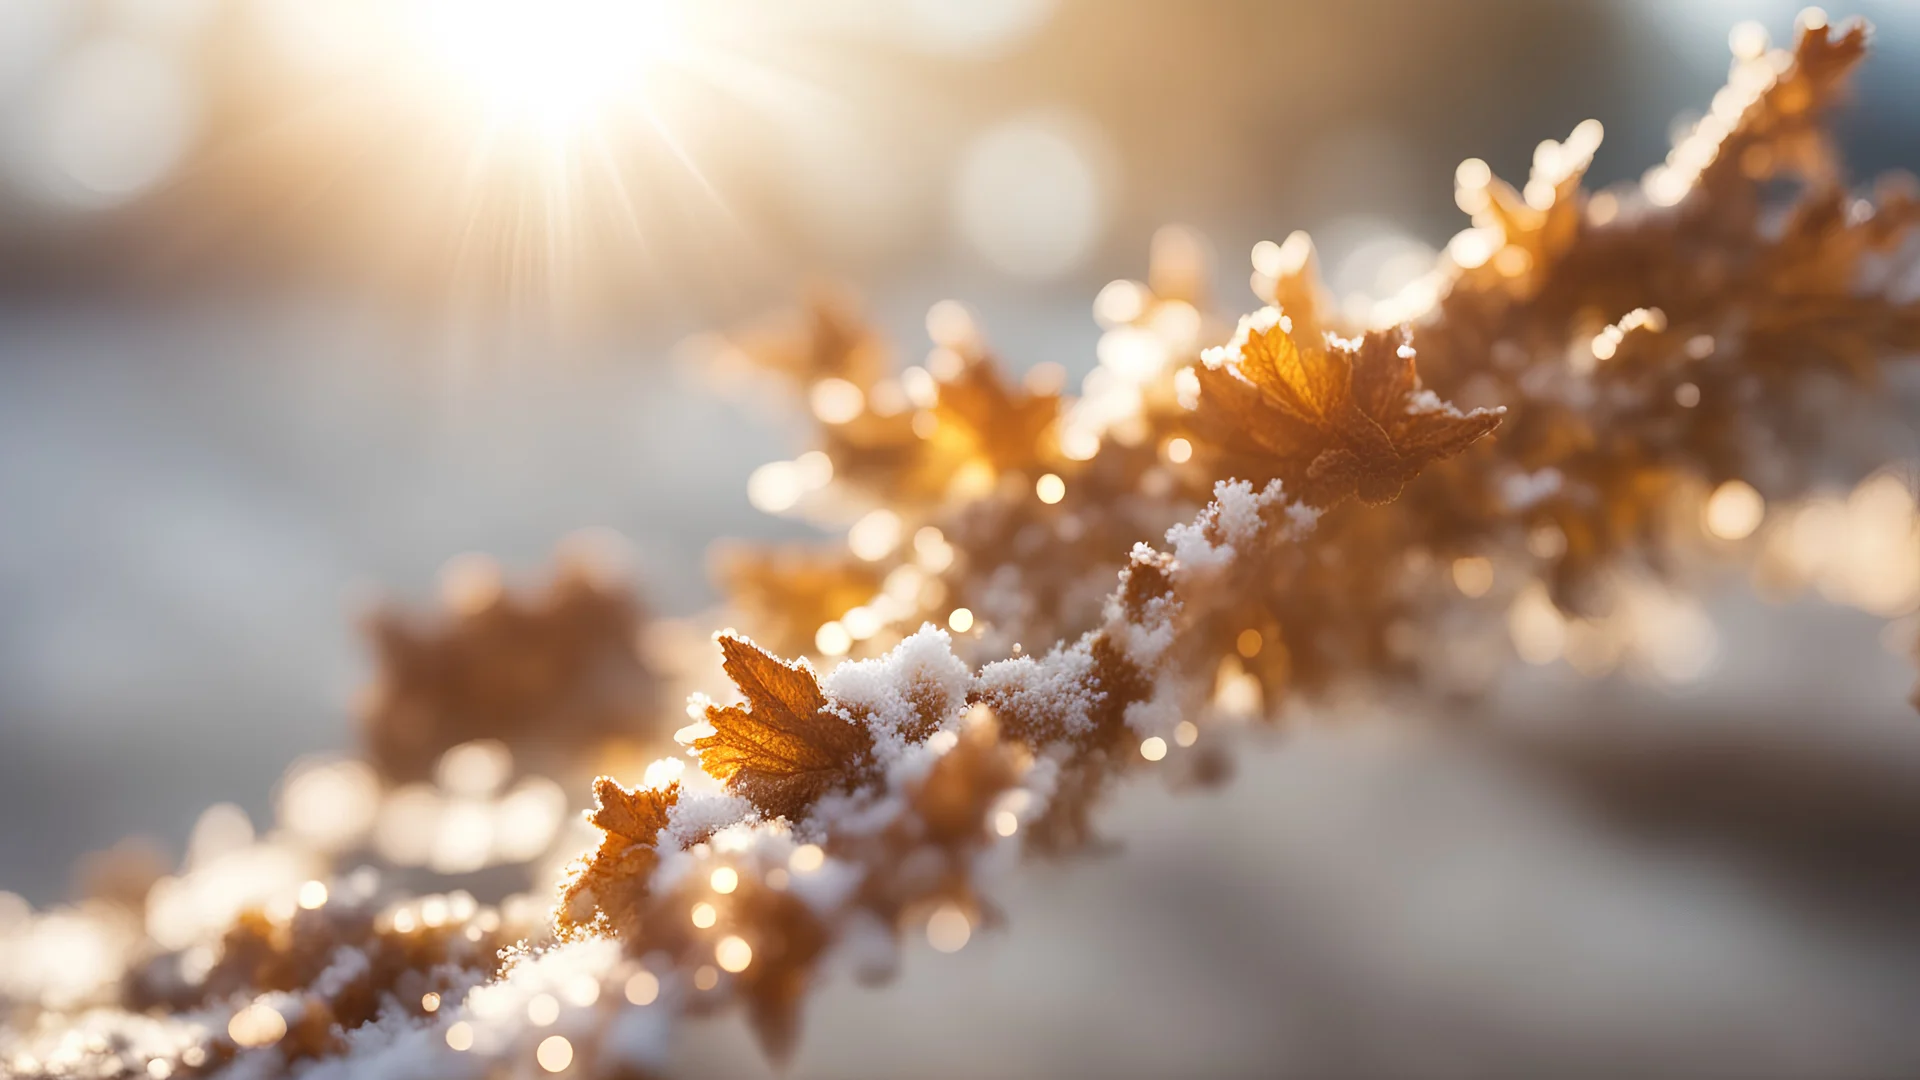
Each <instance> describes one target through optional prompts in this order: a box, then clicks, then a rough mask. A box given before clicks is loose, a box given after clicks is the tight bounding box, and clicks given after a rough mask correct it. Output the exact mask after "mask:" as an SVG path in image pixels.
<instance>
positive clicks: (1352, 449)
mask: <svg viewBox="0 0 1920 1080" xmlns="http://www.w3.org/2000/svg"><path fill="white" fill-rule="evenodd" d="M1228 350H1229V352H1228V353H1227V355H1225V357H1224V361H1223V362H1216V361H1209V363H1207V364H1206V365H1203V366H1202V367H1200V368H1198V369H1197V374H1198V375H1199V377H1200V390H1201V394H1200V415H1199V417H1198V420H1199V424H1198V430H1199V431H1200V432H1202V433H1204V434H1205V436H1206V437H1207V438H1209V439H1212V440H1215V441H1218V442H1220V443H1223V444H1224V445H1225V446H1226V447H1227V448H1228V449H1229V450H1231V451H1234V452H1237V453H1238V454H1240V455H1242V456H1244V457H1246V458H1249V459H1251V460H1250V461H1249V462H1247V465H1248V466H1249V467H1250V468H1254V469H1256V470H1258V469H1260V468H1262V467H1264V469H1265V470H1266V471H1267V472H1268V473H1269V475H1271V476H1275V477H1278V478H1280V480H1282V481H1283V482H1284V483H1285V484H1286V485H1287V487H1288V488H1289V489H1290V490H1291V491H1292V492H1294V494H1295V495H1296V497H1298V498H1300V499H1303V500H1305V501H1306V502H1309V503H1312V504H1314V505H1318V506H1331V505H1332V504H1334V503H1337V502H1339V501H1340V500H1342V499H1344V498H1346V497H1347V496H1349V495H1354V496H1358V497H1359V498H1360V499H1361V501H1363V502H1368V503H1383V502H1389V501H1391V500H1392V499H1393V498H1395V497H1396V496H1398V495H1399V494H1400V489H1401V488H1402V487H1404V486H1405V485H1406V482H1407V481H1408V480H1411V479H1413V477H1414V476H1415V475H1417V474H1418V473H1419V472H1420V470H1421V469H1423V468H1425V467H1426V466H1427V465H1429V464H1432V463H1433V462H1435V461H1439V460H1441V459H1443V458H1449V457H1452V456H1453V455H1455V454H1457V453H1459V452H1460V451H1462V450H1464V449H1466V448H1467V446H1468V445H1470V444H1471V443H1473V442H1474V441H1475V440H1477V439H1479V438H1480V437H1481V436H1483V435H1486V434H1487V433H1488V432H1490V431H1492V430H1493V429H1494V428H1496V427H1498V426H1499V424H1500V416H1501V413H1502V412H1503V411H1504V410H1489V409H1475V410H1474V411H1473V412H1470V413H1462V412H1460V411H1459V410H1458V409H1456V408H1454V407H1453V406H1451V405H1448V404H1445V403H1443V402H1441V401H1440V400H1439V399H1438V398H1435V397H1434V396H1432V395H1431V394H1422V393H1421V392H1420V379H1419V376H1418V375H1417V374H1415V371H1414V353H1413V348H1412V346H1411V345H1409V344H1408V343H1407V334H1406V332H1405V331H1404V330H1402V331H1394V332H1390V333H1378V332H1376V333H1370V334H1368V335H1367V336H1366V337H1365V338H1363V339H1362V340H1360V341H1358V342H1352V341H1345V340H1342V339H1340V338H1334V337H1329V338H1328V339H1327V341H1326V344H1325V345H1324V346H1313V345H1308V346H1306V347H1304V348H1303V347H1302V346H1301V344H1300V343H1299V342H1296V341H1295V340H1294V338H1293V336H1292V335H1291V334H1289V333H1288V332H1287V329H1286V325H1285V323H1284V322H1283V321H1279V320H1275V321H1272V322H1265V323H1263V322H1259V321H1249V322H1247V323H1245V324H1244V325H1243V329H1242V334H1241V335H1240V336H1239V337H1238V338H1236V341H1235V344H1234V345H1231V346H1228Z"/></svg>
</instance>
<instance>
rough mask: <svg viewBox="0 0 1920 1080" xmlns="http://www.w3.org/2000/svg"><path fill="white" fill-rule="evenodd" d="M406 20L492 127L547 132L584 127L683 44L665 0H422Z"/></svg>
mask: <svg viewBox="0 0 1920 1080" xmlns="http://www.w3.org/2000/svg"><path fill="white" fill-rule="evenodd" d="M411 22H412V31H413V35H414V38H415V40H416V42H417V43H418V45H419V47H420V51H421V53H422V55H423V56H425V57H426V58H427V59H428V60H430V61H431V66H432V67H433V68H435V69H436V70H437V71H438V73H439V74H440V75H441V76H443V77H444V78H445V80H446V82H447V84H448V86H449V88H450V89H452V90H453V91H454V92H455V93H456V94H457V95H458V96H459V97H460V98H461V99H463V100H464V101H466V102H467V103H469V104H471V105H472V106H474V107H475V108H477V109H478V110H479V112H480V114H481V115H482V117H483V118H484V119H485V121H486V122H487V123H488V124H489V125H490V126H493V127H495V128H501V129H519V130H521V131H525V132H528V133H532V134H536V135H540V136H544V137H548V138H566V137H568V136H571V135H574V134H577V133H579V132H581V131H582V130H584V129H586V128H587V127H590V126H591V125H592V124H594V123H595V122H596V121H597V119H598V118H599V117H600V115H601V114H602V113H603V112H604V111H606V110H608V109H609V108H611V107H613V106H615V105H617V104H618V103H619V102H620V101H621V100H622V99H623V98H625V97H627V96H628V95H632V94H637V93H640V92H641V91H642V90H643V89H644V86H645V82H646V80H647V77H648V76H649V75H650V74H652V72H653V70H654V69H655V68H657V67H658V66H660V65H661V64H666V63H672V62H673V61H675V60H676V59H681V58H683V57H684V53H685V51H686V47H687V39H686V36H685V34H684V32H683V28H682V25H681V21H680V18H679V14H678V8H677V7H676V5H674V4H672V3H670V2H668V0H422V2H421V3H419V4H418V6H417V8H416V10H415V11H414V15H413V18H412V20H411Z"/></svg>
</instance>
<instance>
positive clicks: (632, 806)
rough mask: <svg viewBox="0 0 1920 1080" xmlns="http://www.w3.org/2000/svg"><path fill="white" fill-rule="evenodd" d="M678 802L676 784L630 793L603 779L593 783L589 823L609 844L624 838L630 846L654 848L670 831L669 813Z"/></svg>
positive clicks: (609, 777)
mask: <svg viewBox="0 0 1920 1080" xmlns="http://www.w3.org/2000/svg"><path fill="white" fill-rule="evenodd" d="M679 800H680V785H679V784H677V783H676V784H669V785H667V786H666V787H665V788H640V789H639V790H636V791H629V790H627V789H626V788H623V787H621V786H620V782H619V781H618V780H615V779H614V778H613V777H611V776H602V777H599V778H598V779H596V780H594V782H593V809H592V810H589V811H587V822H588V823H589V824H591V825H593V826H594V827H595V828H597V829H599V830H601V831H602V832H605V833H606V834H607V838H608V839H609V840H611V839H613V838H615V837H622V838H624V839H625V840H627V841H628V842H629V843H634V844H648V845H651V844H652V843H653V842H654V838H655V837H656V836H658V835H659V833H660V830H661V829H664V828H666V827H667V811H669V810H671V809H673V804H674V803H676V802H678V801H679Z"/></svg>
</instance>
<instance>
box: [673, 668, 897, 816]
mask: <svg viewBox="0 0 1920 1080" xmlns="http://www.w3.org/2000/svg"><path fill="white" fill-rule="evenodd" d="M718 640H719V642H720V651H721V652H722V653H723V654H724V655H725V657H726V661H725V665H724V666H725V668H726V672H727V677H728V678H730V679H732V680H733V683H734V685H735V686H737V687H739V688H740V692H741V693H742V694H744V695H746V698H747V701H746V704H745V705H709V706H707V722H708V723H710V724H712V725H713V734H712V735H708V736H705V737H703V738H700V739H696V740H694V744H693V745H694V749H696V750H698V751H699V752H700V767H701V768H702V769H705V770H706V772H707V774H708V775H709V776H712V777H713V778H714V779H716V780H722V781H725V782H726V785H727V787H728V788H730V789H731V790H733V791H734V792H735V793H736V794H738V795H741V796H743V797H745V798H746V799H748V800H749V801H751V802H752V803H753V804H754V805H755V806H758V807H759V808H760V809H761V810H763V811H765V812H767V813H769V814H772V815H776V816H785V817H789V818H792V817H798V816H799V815H800V814H801V813H803V812H804V811H805V810H806V808H807V807H809V806H811V805H812V804H813V801H814V800H815V799H817V798H819V797H820V796H821V795H823V794H825V793H827V792H828V791H830V790H832V789H834V788H835V787H839V786H841V785H842V784H843V783H844V782H845V781H846V780H847V779H848V778H849V777H850V776H851V775H852V774H853V772H854V771H855V770H856V769H857V768H858V767H859V766H860V765H862V764H863V763H864V762H865V761H866V760H867V757H868V751H869V750H870V748H871V747H872V744H873V740H872V736H871V735H870V734H869V733H868V731H867V729H866V728H865V727H864V726H862V725H859V724H855V723H852V722H849V721H848V720H847V719H845V718H844V717H841V716H839V715H837V714H835V713H833V712H831V711H829V710H828V708H827V699H826V696H825V695H824V694H822V693H821V692H820V683H819V681H818V680H817V679H815V678H814V674H813V668H812V667H811V666H810V665H808V664H807V662H806V661H804V660H801V661H796V662H793V663H788V662H786V661H784V660H781V659H780V658H778V657H776V656H774V655H773V654H772V653H769V652H767V651H766V650H764V649H762V648H760V647H759V646H758V645H755V644H754V643H753V642H751V641H749V640H747V639H746V638H744V637H740V636H739V635H737V634H733V633H721V634H720V635H718Z"/></svg>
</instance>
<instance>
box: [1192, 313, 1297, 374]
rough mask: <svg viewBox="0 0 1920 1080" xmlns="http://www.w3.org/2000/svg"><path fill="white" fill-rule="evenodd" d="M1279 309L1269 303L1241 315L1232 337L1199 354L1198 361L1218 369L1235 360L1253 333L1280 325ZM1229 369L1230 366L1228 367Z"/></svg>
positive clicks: (1263, 332)
mask: <svg viewBox="0 0 1920 1080" xmlns="http://www.w3.org/2000/svg"><path fill="white" fill-rule="evenodd" d="M1281 318H1282V316H1281V314H1280V309H1279V308H1277V307H1274V306H1273V305H1271V304H1269V305H1267V306H1266V307H1263V308H1261V309H1260V310H1259V311H1256V312H1254V313H1252V314H1251V315H1242V316H1241V317H1240V324H1239V326H1237V327H1235V328H1234V331H1233V337H1232V338H1230V339H1228V341H1227V343H1226V344H1225V345H1215V346H1213V347H1212V348H1210V349H1207V350H1206V351H1205V352H1202V353H1201V354H1200V362H1201V363H1203V364H1205V365H1207V366H1208V367H1209V368H1213V369H1216V370H1217V369H1219V368H1221V367H1224V366H1227V365H1228V364H1229V363H1230V362H1231V361H1237V360H1239V358H1240V354H1241V353H1242V352H1243V351H1244V350H1245V349H1246V347H1247V342H1248V341H1249V340H1251V339H1252V337H1253V335H1255V334H1265V333H1268V332H1270V331H1271V330H1273V328H1274V327H1276V326H1279V325H1281ZM1229 370H1231V368H1229Z"/></svg>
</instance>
